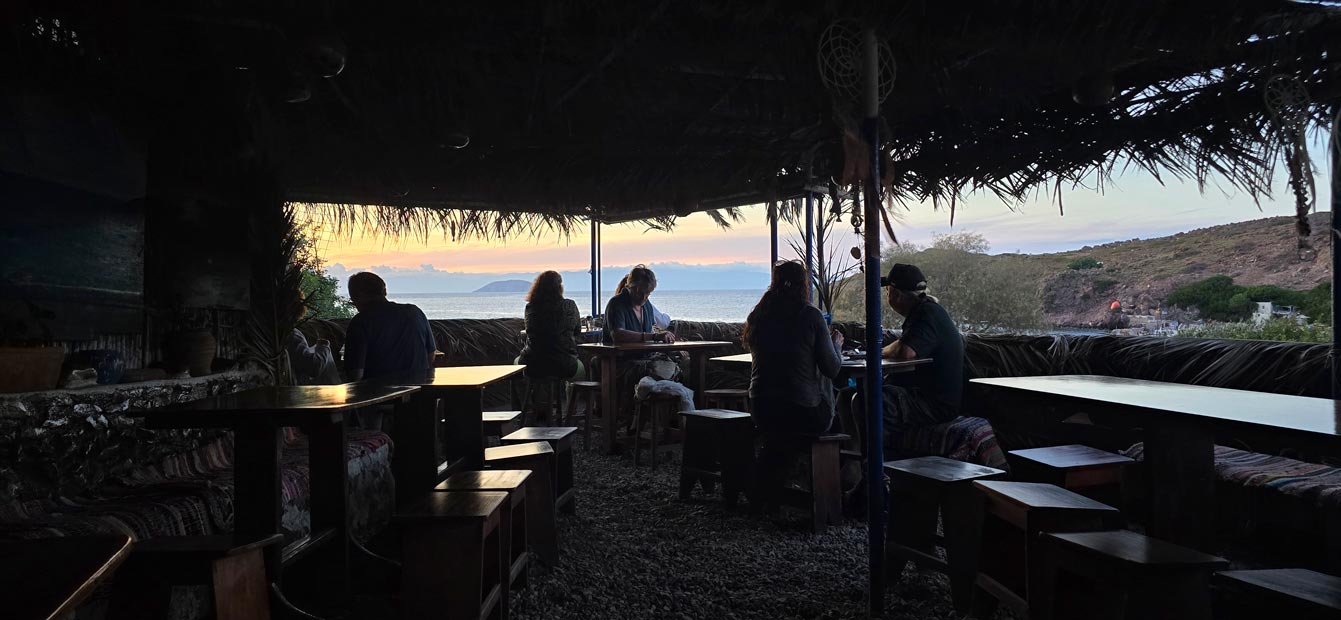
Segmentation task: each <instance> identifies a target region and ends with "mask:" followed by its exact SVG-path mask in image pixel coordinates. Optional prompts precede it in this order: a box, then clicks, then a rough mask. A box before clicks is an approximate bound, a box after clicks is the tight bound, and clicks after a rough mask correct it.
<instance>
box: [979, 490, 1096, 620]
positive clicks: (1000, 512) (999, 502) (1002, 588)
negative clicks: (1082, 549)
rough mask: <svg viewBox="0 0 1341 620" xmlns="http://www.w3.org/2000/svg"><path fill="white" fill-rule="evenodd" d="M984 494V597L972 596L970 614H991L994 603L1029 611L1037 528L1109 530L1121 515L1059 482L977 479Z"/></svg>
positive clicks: (1037, 575)
mask: <svg viewBox="0 0 1341 620" xmlns="http://www.w3.org/2000/svg"><path fill="white" fill-rule="evenodd" d="M973 486H974V487H975V488H977V489H978V490H979V491H981V492H982V493H983V494H984V496H985V497H986V502H987V503H986V514H987V515H988V518H987V519H984V522H983V528H982V532H983V543H982V553H981V555H980V556H979V557H980V562H979V572H978V577H977V581H976V583H977V585H978V587H979V588H980V589H982V590H983V591H984V592H986V593H987V594H989V595H990V596H987V597H982V596H979V597H976V599H975V601H974V607H975V609H974V614H973V615H974V616H975V617H978V618H989V617H991V615H992V613H993V611H994V609H995V607H996V603H997V602H998V601H999V602H1002V603H1005V604H1006V605H1007V606H1008V607H1011V608H1013V609H1015V610H1016V611H1019V612H1021V613H1028V612H1029V596H1030V593H1031V592H1033V591H1034V590H1035V589H1037V588H1039V587H1042V586H1041V585H1038V584H1039V581H1040V580H1041V579H1042V578H1043V577H1042V575H1043V573H1042V572H1041V566H1040V564H1039V563H1038V562H1035V561H1032V558H1034V556H1035V555H1037V553H1038V549H1037V545H1038V535H1039V533H1040V532H1084V531H1092V530H1102V529H1111V528H1112V527H1115V526H1116V524H1117V523H1118V522H1119V521H1120V520H1121V515H1122V513H1121V512H1119V511H1118V509H1116V508H1113V507H1112V506H1108V505H1106V504H1101V503H1099V502H1096V501H1094V500H1092V499H1090V498H1088V497H1085V496H1083V495H1080V494H1078V493H1075V492H1073V491H1068V490H1066V489H1063V488H1061V487H1059V486H1054V485H1051V484H1043V483H1038V482H1002V481H996V480H977V481H974V482H973Z"/></svg>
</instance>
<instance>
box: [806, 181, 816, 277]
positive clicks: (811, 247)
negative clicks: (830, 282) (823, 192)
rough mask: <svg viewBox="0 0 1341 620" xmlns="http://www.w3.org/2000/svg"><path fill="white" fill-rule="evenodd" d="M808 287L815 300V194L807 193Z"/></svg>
mask: <svg viewBox="0 0 1341 620" xmlns="http://www.w3.org/2000/svg"><path fill="white" fill-rule="evenodd" d="M806 282H807V283H808V284H807V285H806V286H807V288H808V289H809V291H808V292H809V293H810V298H811V299H814V298H815V193H814V192H811V191H807V192H806Z"/></svg>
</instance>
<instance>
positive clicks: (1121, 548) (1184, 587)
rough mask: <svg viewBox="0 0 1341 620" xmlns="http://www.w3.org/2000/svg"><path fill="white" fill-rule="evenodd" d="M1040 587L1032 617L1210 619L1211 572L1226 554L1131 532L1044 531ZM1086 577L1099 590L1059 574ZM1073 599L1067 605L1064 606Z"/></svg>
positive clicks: (1035, 593) (1033, 599)
mask: <svg viewBox="0 0 1341 620" xmlns="http://www.w3.org/2000/svg"><path fill="white" fill-rule="evenodd" d="M1038 550H1039V554H1038V557H1037V558H1036V559H1037V560H1038V564H1040V566H1039V572H1040V574H1041V575H1042V579H1041V580H1040V581H1039V582H1038V585H1039V586H1040V587H1039V588H1038V589H1037V590H1034V591H1030V592H1029V607H1030V617H1032V618H1043V619H1044V620H1046V619H1049V618H1054V617H1056V618H1095V617H1104V616H1107V615H1109V614H1112V615H1113V616H1114V617H1117V618H1126V619H1130V620H1146V619H1151V620H1155V619H1165V620H1210V618H1211V590H1210V579H1211V573H1212V572H1214V571H1215V570H1216V569H1219V568H1224V567H1226V566H1228V565H1229V562H1226V561H1225V560H1224V558H1218V557H1215V556H1213V555H1207V554H1205V553H1202V552H1200V551H1193V550H1192V549H1188V548H1186V547H1180V546H1178V545H1175V544H1173V543H1169V542H1164V541H1162V540H1157V539H1154V538H1150V537H1148V536H1144V535H1141V534H1137V533H1136V532H1129V531H1127V530H1113V531H1107V532H1078V533H1070V534H1055V533H1049V534H1043V535H1042V537H1041V539H1040V540H1039V541H1038ZM1069 575H1078V576H1080V577H1084V578H1086V579H1088V580H1089V581H1090V583H1092V584H1093V585H1094V586H1095V588H1094V590H1093V591H1090V592H1086V591H1085V589H1084V588H1083V587H1076V586H1074V585H1071V584H1068V585H1067V586H1058V584H1057V582H1058V579H1059V578H1061V577H1065V576H1069ZM1063 598H1065V599H1068V600H1066V601H1065V602H1066V603H1067V604H1064V605H1059V604H1058V603H1062V602H1063V601H1062V600H1060V599H1063Z"/></svg>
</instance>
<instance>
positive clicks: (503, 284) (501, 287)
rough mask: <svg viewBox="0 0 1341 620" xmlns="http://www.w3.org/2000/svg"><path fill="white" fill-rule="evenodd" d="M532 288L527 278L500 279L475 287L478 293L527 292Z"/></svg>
mask: <svg viewBox="0 0 1341 620" xmlns="http://www.w3.org/2000/svg"><path fill="white" fill-rule="evenodd" d="M529 290H531V283H530V282H527V281H526V280H499V281H497V282H490V283H488V284H485V285H484V286H481V287H479V288H477V289H475V292H476V293H525V292H526V291H529Z"/></svg>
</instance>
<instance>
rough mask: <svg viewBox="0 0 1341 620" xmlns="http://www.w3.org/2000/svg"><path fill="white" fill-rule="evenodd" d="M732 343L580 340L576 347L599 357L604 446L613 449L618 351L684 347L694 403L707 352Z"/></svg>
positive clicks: (700, 388) (699, 399)
mask: <svg viewBox="0 0 1341 620" xmlns="http://www.w3.org/2000/svg"><path fill="white" fill-rule="evenodd" d="M733 344H734V343H731V342H723V341H719V340H681V341H677V342H629V343H620V344H613V345H611V344H580V345H577V348H578V350H580V351H582V352H585V353H588V354H592V355H596V356H597V357H598V358H599V359H600V366H601V415H604V416H605V421H604V424H603V426H604V427H605V432H604V433H603V443H604V449H605V452H606V453H607V454H609V453H610V452H613V451H614V449H615V427H616V426H618V424H616V420H618V419H619V415H618V411H619V394H618V393H617V392H616V391H615V390H616V389H617V387H618V386H617V385H615V382H616V379H617V378H618V377H619V373H618V372H616V371H617V370H618V367H617V364H618V360H619V357H620V356H621V355H625V354H629V353H650V352H655V351H662V352H667V353H669V352H673V351H687V352H689V355H690V371H689V374H690V376H691V377H692V378H693V382H692V384H691V385H690V386H689V387H690V388H692V389H693V390H694V400H695V404H696V405H697V406H700V407H701V406H702V405H703V386H704V385H705V384H706V379H705V376H706V374H707V370H706V369H707V363H706V359H705V357H706V355H707V353H708V352H709V351H715V350H718V349H722V348H724V347H729V346H732V345H733Z"/></svg>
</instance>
